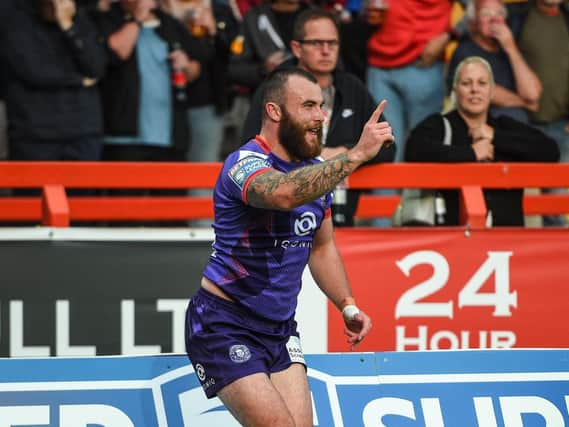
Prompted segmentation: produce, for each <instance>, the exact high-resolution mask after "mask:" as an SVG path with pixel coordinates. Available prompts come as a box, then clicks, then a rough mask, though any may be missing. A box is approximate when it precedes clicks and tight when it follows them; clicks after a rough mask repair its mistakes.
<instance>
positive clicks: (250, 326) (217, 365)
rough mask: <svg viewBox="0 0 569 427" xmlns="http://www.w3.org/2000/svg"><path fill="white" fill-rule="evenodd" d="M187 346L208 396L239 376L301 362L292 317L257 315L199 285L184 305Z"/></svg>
mask: <svg viewBox="0 0 569 427" xmlns="http://www.w3.org/2000/svg"><path fill="white" fill-rule="evenodd" d="M186 352H187V353H188V357H189V358H190V361H191V362H192V364H193V366H194V369H195V371H196V375H197V377H198V379H199V380H200V383H201V385H202V387H203V389H204V391H205V394H206V396H207V397H208V398H210V399H211V398H212V397H215V396H216V394H217V392H218V391H219V390H221V389H222V388H223V387H225V386H226V385H228V384H230V383H232V382H233V381H235V380H237V379H239V378H243V377H246V376H248V375H251V374H255V373H258V372H264V373H266V374H267V375H270V374H271V373H273V372H279V371H282V370H284V369H287V368H288V367H289V366H290V365H291V364H292V363H301V364H303V365H305V366H306V363H305V361H304V355H303V353H302V349H301V347H300V338H299V334H298V332H297V330H296V321H295V320H294V319H292V318H291V319H289V320H287V321H284V322H276V321H271V320H267V319H264V318H261V317H257V316H255V315H254V314H252V313H251V312H250V311H248V310H246V309H244V308H242V307H240V306H239V305H237V304H235V303H232V302H230V301H227V300H225V299H223V298H220V297H218V296H216V295H213V294H211V293H210V292H208V291H206V290H204V289H202V288H200V289H199V290H198V292H197V293H196V294H195V295H194V297H193V298H192V299H191V300H190V303H189V305H188V309H187V311H186Z"/></svg>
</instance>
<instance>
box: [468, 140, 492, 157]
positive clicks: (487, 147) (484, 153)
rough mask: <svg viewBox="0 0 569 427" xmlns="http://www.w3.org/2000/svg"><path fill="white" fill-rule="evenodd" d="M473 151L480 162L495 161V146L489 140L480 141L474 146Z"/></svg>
mask: <svg viewBox="0 0 569 427" xmlns="http://www.w3.org/2000/svg"><path fill="white" fill-rule="evenodd" d="M472 149H473V150H474V154H475V156H476V160H477V161H478V162H486V161H492V160H494V144H492V141H490V140H489V139H479V140H478V141H476V142H475V143H474V144H472Z"/></svg>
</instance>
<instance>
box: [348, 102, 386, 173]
mask: <svg viewBox="0 0 569 427" xmlns="http://www.w3.org/2000/svg"><path fill="white" fill-rule="evenodd" d="M386 105H387V101H386V100H385V99H384V100H383V101H381V102H380V103H379V105H378V106H377V108H376V109H375V111H374V112H373V113H372V114H371V116H370V118H369V120H368V121H367V123H366V124H365V126H364V128H363V130H362V134H361V136H360V139H359V141H358V143H357V145H356V146H355V147H354V148H351V149H350V150H348V153H349V157H350V158H351V160H352V161H355V162H359V163H364V162H367V161H368V160H370V159H372V158H374V157H375V156H376V155H377V153H378V152H379V150H380V149H381V147H382V146H383V145H384V144H385V145H388V144H392V143H393V142H394V141H395V138H394V137H393V133H392V131H391V126H390V125H389V122H387V121H382V122H378V120H379V118H380V117H381V113H383V110H384V109H385V106H386Z"/></svg>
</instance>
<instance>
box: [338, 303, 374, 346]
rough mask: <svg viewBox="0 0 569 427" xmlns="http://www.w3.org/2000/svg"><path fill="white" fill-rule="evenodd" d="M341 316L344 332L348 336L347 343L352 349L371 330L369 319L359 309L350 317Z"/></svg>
mask: <svg viewBox="0 0 569 427" xmlns="http://www.w3.org/2000/svg"><path fill="white" fill-rule="evenodd" d="M343 317H344V324H345V325H346V329H344V333H345V334H346V335H347V337H348V344H350V345H351V349H352V350H354V349H355V348H356V347H357V346H358V344H359V343H360V342H362V340H363V339H364V338H365V337H366V336H367V335H368V334H369V332H370V331H371V326H372V325H371V319H370V318H369V316H368V315H367V314H365V313H364V312H363V311H361V310H360V312H359V313H358V314H356V315H355V316H354V317H353V318H351V319H349V318H347V317H346V316H343Z"/></svg>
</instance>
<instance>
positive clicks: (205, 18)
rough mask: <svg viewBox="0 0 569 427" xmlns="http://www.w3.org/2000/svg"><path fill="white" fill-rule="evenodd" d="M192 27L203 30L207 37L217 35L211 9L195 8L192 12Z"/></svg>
mask: <svg viewBox="0 0 569 427" xmlns="http://www.w3.org/2000/svg"><path fill="white" fill-rule="evenodd" d="M192 25H196V26H198V27H201V28H205V29H206V30H207V33H208V34H209V35H212V36H214V35H215V34H216V33H217V24H216V21H215V17H214V16H213V12H212V11H211V7H203V6H200V7H197V8H196V9H195V10H194V14H193V18H192Z"/></svg>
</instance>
